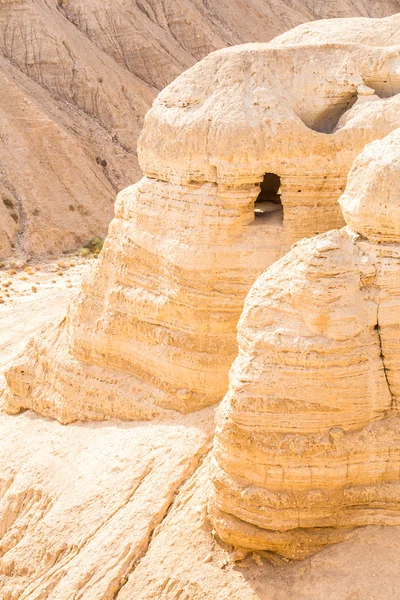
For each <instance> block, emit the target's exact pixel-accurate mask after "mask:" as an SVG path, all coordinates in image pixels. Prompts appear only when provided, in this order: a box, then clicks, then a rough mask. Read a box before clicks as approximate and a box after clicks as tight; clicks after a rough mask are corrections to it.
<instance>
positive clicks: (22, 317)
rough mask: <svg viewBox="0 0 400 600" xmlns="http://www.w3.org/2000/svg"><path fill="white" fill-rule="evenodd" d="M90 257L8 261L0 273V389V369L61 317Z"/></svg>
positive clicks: (2, 380) (1, 371)
mask: <svg viewBox="0 0 400 600" xmlns="http://www.w3.org/2000/svg"><path fill="white" fill-rule="evenodd" d="M92 260H95V259H93V258H82V257H76V256H72V255H71V256H66V257H65V258H63V259H60V260H48V261H45V260H42V261H35V262H34V263H33V264H31V263H27V262H25V261H23V260H15V261H9V262H8V264H7V267H4V268H3V269H1V270H0V389H1V387H2V385H3V384H4V378H3V370H4V369H5V368H6V367H7V365H9V364H10V362H11V361H12V359H13V358H14V357H15V356H16V355H17V354H19V353H20V352H22V351H23V349H24V347H25V344H26V342H27V341H28V339H29V338H30V337H31V336H32V335H34V334H35V333H36V332H37V331H38V330H40V329H41V327H42V326H43V325H44V324H45V323H48V322H49V321H50V320H51V319H54V318H57V317H59V316H62V315H63V314H64V313H65V311H66V308H67V305H68V302H69V300H70V298H71V296H72V295H73V294H75V293H76V292H77V290H78V289H79V285H80V282H81V279H82V275H83V274H84V273H85V271H86V270H87V268H88V267H89V265H90V263H91V261H92Z"/></svg>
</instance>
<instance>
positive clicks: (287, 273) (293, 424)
mask: <svg viewBox="0 0 400 600" xmlns="http://www.w3.org/2000/svg"><path fill="white" fill-rule="evenodd" d="M340 204H341V206H342V208H343V212H344V215H345V218H346V221H347V223H348V225H349V228H344V229H341V230H340V231H331V232H328V233H326V234H323V235H321V236H317V237H315V238H312V239H310V240H303V241H301V242H299V243H298V244H297V245H296V246H295V247H294V248H293V249H292V250H291V251H290V252H289V253H288V254H287V255H286V256H285V257H284V258H282V259H281V260H280V261H278V262H277V263H275V264H274V265H273V266H272V267H270V269H268V270H267V271H266V272H265V273H264V274H263V275H262V276H261V277H259V278H258V280H257V281H256V283H255V284H254V286H253V287H252V289H251V291H250V293H249V295H248V297H247V299H246V303H245V308H244V311H243V314H242V316H241V319H240V322H239V334H238V341H239V355H238V357H237V359H236V361H235V363H234V364H233V367H232V369H231V373H230V386H229V391H228V393H227V395H226V397H225V399H224V400H223V402H222V404H221V406H220V408H219V413H218V418H217V432H216V438H215V444H214V454H213V467H212V479H213V492H212V494H211V500H210V514H211V518H212V520H213V522H214V527H215V529H216V530H217V532H218V534H219V536H220V537H221V538H222V539H223V540H225V541H227V542H230V543H232V544H234V545H236V546H242V547H245V548H253V549H265V550H272V551H275V552H278V553H279V554H282V555H284V556H286V557H290V558H303V557H304V556H307V555H308V554H310V553H312V552H315V551H317V550H319V549H320V548H321V547H323V546H325V545H327V544H330V543H332V542H337V541H340V540H342V539H345V537H346V535H347V533H348V531H349V530H350V529H352V528H354V527H358V526H363V525H371V524H387V525H388V524H393V525H398V524H400V478H399V465H400V437H399V427H400V417H399V414H398V397H399V393H400V381H399V360H400V345H399V322H400V287H399V281H400V271H399V265H400V229H399V222H400V218H399V217H400V129H398V130H396V131H395V132H393V133H392V134H391V135H389V136H388V137H387V138H385V139H384V140H382V141H375V142H373V143H372V144H370V145H368V146H367V147H366V148H365V150H364V151H363V152H362V153H361V155H360V156H359V157H358V158H357V159H356V161H355V163H354V166H353V167H352V170H351V172H350V174H349V183H348V185H347V187H346V191H345V193H344V195H343V196H342V197H341V199H340Z"/></svg>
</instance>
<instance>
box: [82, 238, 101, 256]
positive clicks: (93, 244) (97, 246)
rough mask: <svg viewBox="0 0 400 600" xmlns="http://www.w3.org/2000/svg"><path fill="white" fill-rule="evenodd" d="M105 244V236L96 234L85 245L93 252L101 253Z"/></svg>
mask: <svg viewBox="0 0 400 600" xmlns="http://www.w3.org/2000/svg"><path fill="white" fill-rule="evenodd" d="M103 244H104V238H100V237H97V236H95V237H92V238H91V239H90V240H88V241H87V242H86V244H84V245H83V247H84V248H87V249H88V250H89V252H90V253H91V254H99V253H100V252H101V249H102V248H103Z"/></svg>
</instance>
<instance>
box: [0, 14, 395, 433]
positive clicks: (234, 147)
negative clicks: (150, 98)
mask: <svg viewBox="0 0 400 600" xmlns="http://www.w3.org/2000/svg"><path fill="white" fill-rule="evenodd" d="M399 18H400V17H399V16H395V17H391V18H390V19H386V20H383V21H376V22H375V28H376V29H377V30H379V28H381V29H382V32H383V33H382V44H381V46H378V45H377V44H378V42H377V41H376V40H378V34H376V36H377V37H376V40H375V41H376V45H375V46H371V47H369V46H367V45H366V44H365V43H363V44H362V45H358V44H357V43H355V42H354V39H353V37H354V36H353V37H352V36H350V42H351V43H350V44H347V45H346V44H345V43H344V42H343V39H342V38H343V35H342V34H341V30H340V27H338V34H337V36H338V43H337V44H332V43H329V44H326V45H325V44H323V43H321V42H319V41H318V42H316V43H315V44H314V45H312V44H309V43H308V42H307V44H304V45H301V44H300V43H299V42H298V41H297V40H296V45H294V46H290V47H287V46H286V45H280V44H279V40H278V41H277V42H276V43H275V46H269V45H268V44H264V45H262V44H251V45H245V46H240V47H235V48H230V49H227V50H222V51H219V52H216V53H214V54H212V55H210V56H209V57H207V58H206V59H205V60H203V61H202V62H201V63H199V64H198V65H196V66H195V67H193V68H192V69H190V70H189V71H187V72H186V73H184V74H183V75H182V76H180V77H179V78H178V79H177V80H176V82H174V83H173V84H171V85H170V86H169V87H168V88H166V90H164V91H163V92H162V93H161V94H160V95H159V97H158V100H157V101H156V102H155V103H154V105H153V108H152V109H151V110H150V112H149V113H148V115H147V117H146V122H145V127H144V131H143V135H142V138H141V141H140V144H139V157H140V161H141V166H142V168H143V171H144V174H145V176H144V178H143V179H142V180H141V181H140V182H139V183H138V184H136V185H135V186H132V187H131V188H127V189H126V190H125V191H123V192H122V193H121V194H120V195H119V197H118V201H117V206H116V215H115V219H114V220H113V222H112V224H111V226H110V230H109V235H108V238H107V241H106V244H105V247H104V250H103V252H102V254H101V256H100V259H99V262H98V264H97V267H96V268H95V269H93V271H92V272H91V274H90V275H89V277H88V278H87V279H86V280H85V282H84V284H83V287H82V293H81V295H80V296H79V298H78V299H77V301H76V302H74V303H73V305H72V306H71V310H70V313H69V316H68V319H67V323H66V326H64V325H63V324H61V325H59V326H58V329H57V332H55V331H51V329H48V331H47V332H46V333H45V334H44V335H43V337H42V338H40V339H37V340H35V341H34V342H32V344H31V346H30V348H29V351H28V352H27V354H26V356H23V357H22V358H21V359H20V361H19V362H18V364H17V365H15V367H14V368H13V369H11V370H10V371H9V373H8V375H7V378H8V382H9V386H10V392H9V394H8V399H7V403H8V407H9V410H12V411H14V412H15V411H18V410H19V409H21V408H26V407H31V408H34V410H37V411H38V412H41V413H43V414H46V415H48V416H56V417H57V418H59V419H61V420H62V421H68V420H74V419H87V418H99V419H102V418H108V417H119V418H125V419H131V418H152V417H154V416H155V415H158V414H160V411H161V413H162V412H163V411H165V410H167V411H168V410H171V409H172V410H179V411H182V412H187V411H191V410H196V409H199V408H201V407H203V406H205V405H208V404H213V403H215V402H217V401H219V400H220V399H221V398H222V397H223V394H224V393H225V391H226V388H227V384H228V370H229V367H230V365H231V363H232V360H233V359H234V357H235V355H236V352H237V351H236V324H237V322H238V319H239V316H240V313H241V311H242V307H243V302H244V298H245V296H246V294H247V292H248V290H249V288H250V286H251V284H252V283H253V282H254V280H255V279H256V277H257V276H258V275H259V274H260V273H262V272H263V270H265V268H267V267H268V266H269V265H270V264H271V263H273V262H274V261H275V260H277V259H278V258H279V257H280V256H282V255H283V254H284V252H285V251H286V250H287V249H288V248H289V246H290V243H291V242H292V241H294V240H297V239H299V238H301V237H303V236H304V235H307V236H311V235H313V234H315V233H317V232H320V231H325V230H327V229H331V228H333V227H337V226H339V225H342V224H343V218H342V215H341V211H340V209H339V205H338V203H337V199H338V197H339V195H340V192H341V190H342V188H343V186H344V180H345V177H346V175H347V171H348V169H349V166H350V164H351V162H352V160H353V158H354V157H355V155H356V154H357V152H359V151H360V150H361V149H362V148H363V147H364V145H365V143H366V142H368V141H371V140H372V139H375V138H379V137H381V136H382V135H383V134H384V133H385V132H389V131H391V130H392V129H393V128H395V127H397V126H400V111H399V110H398V109H399V106H400V95H396V94H395V91H396V90H397V88H396V85H397V83H396V82H397V79H396V77H397V75H396V69H397V67H398V65H399V64H400V50H399V49H398V48H397V47H396V46H393V45H392V46H391V47H390V48H387V47H386V46H387V44H388V42H387V39H386V36H388V35H389V33H388V32H396V31H397V28H398V26H399V23H400V21H399ZM358 25H359V29H360V32H361V33H362V31H363V28H365V27H367V26H369V25H370V23H369V21H368V20H366V21H365V20H361V21H359V22H358ZM310 27H311V25H310ZM383 34H384V35H383ZM307 35H308V34H307ZM372 77H375V78H378V77H381V78H383V77H386V78H391V81H392V84H393V86H394V91H393V94H394V95H392V96H391V97H388V98H383V99H381V98H380V97H379V96H378V95H376V94H375V93H374V91H373V90H372V89H371V88H369V87H368V86H367V85H366V84H365V81H369V80H370V79H371V78H372ZM352 102H355V104H354V105H353V106H352V108H351V109H349V110H348V111H347V112H343V111H345V109H346V108H347V107H348V106H350V105H351V103H352ZM342 112H343V115H342V117H341V119H339V116H340V114H341V113H342ZM332 119H333V120H336V121H338V125H337V126H336V127H335V128H334V130H332V134H329V135H327V134H326V133H321V131H315V130H314V129H315V128H316V125H315V124H316V123H318V124H319V125H318V127H320V126H321V127H322V124H324V123H325V124H326V123H327V122H328V121H329V123H330V126H331V125H332V122H333V121H332ZM311 127H314V129H312V128H311ZM321 127H320V128H321ZM260 183H261V189H260ZM64 327H65V330H63V329H64ZM52 371H54V372H56V373H57V381H54V382H53V383H50V382H51V381H53V378H52V376H48V374H49V373H50V372H52ZM122 380H123V383H122ZM104 389H107V393H106V394H105V393H103V392H104ZM81 390H84V391H83V392H82V391H81ZM132 390H135V394H132Z"/></svg>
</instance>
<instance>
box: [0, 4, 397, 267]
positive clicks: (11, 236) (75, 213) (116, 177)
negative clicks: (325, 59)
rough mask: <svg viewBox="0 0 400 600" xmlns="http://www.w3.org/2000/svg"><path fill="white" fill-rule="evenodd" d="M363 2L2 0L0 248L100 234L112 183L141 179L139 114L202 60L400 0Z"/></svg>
mask: <svg viewBox="0 0 400 600" xmlns="http://www.w3.org/2000/svg"><path fill="white" fill-rule="evenodd" d="M370 4H371V3H370V0H358V1H357V4H356V5H355V4H354V2H352V1H351V0H335V1H334V2H329V3H327V2H322V3H315V2H314V1H313V2H311V0H301V2H296V6H293V5H292V2H288V0H275V1H274V2H273V3H271V2H265V1H264V0H252V1H251V3H250V4H249V3H248V2H245V1H244V0H231V1H230V2H229V3H226V4H224V3H221V2H219V1H218V0H208V1H207V3H203V2H199V0H163V1H162V2H160V0H146V1H145V2H137V3H132V2H126V0H112V1H110V0H68V1H66V0H46V1H45V0H1V1H0V86H1V90H2V97H1V100H2V101H1V105H0V163H1V170H0V186H1V187H2V186H3V183H4V184H5V185H6V187H7V194H10V193H11V195H12V198H13V200H14V204H15V209H14V210H13V214H14V216H15V217H17V221H16V222H14V221H12V222H11V221H10V219H13V218H14V217H11V216H10V214H7V215H5V216H4V217H3V215H2V214H1V213H2V211H1V209H0V257H1V256H9V255H10V254H13V253H14V254H35V255H41V254H54V253H59V252H61V251H66V250H69V249H72V248H76V247H80V246H81V245H82V244H83V243H85V242H86V241H87V240H88V239H90V238H91V237H93V236H102V237H104V236H105V234H106V231H107V226H108V225H109V222H110V220H111V218H112V204H113V201H114V197H115V193H116V192H117V191H119V190H121V189H122V188H123V187H125V186H127V185H129V184H131V183H133V182H135V181H137V180H138V179H139V178H140V169H139V166H138V161H137V155H136V142H137V138H138V135H139V133H140V130H141V127H142V124H143V117H144V114H145V113H146V111H147V110H148V108H149V107H150V105H151V102H152V100H153V98H154V97H155V95H156V93H157V91H159V90H161V89H162V88H163V87H164V86H165V85H167V84H168V83H170V82H171V81H172V80H173V79H174V78H175V77H176V76H177V75H179V74H180V73H181V72H182V71H184V70H185V69H187V68H189V67H190V66H192V65H193V64H194V63H195V62H196V61H197V60H199V59H201V58H203V57H204V56H205V55H207V54H208V53H209V52H212V51H213V50H217V49H219V48H223V47H225V46H232V45H233V44H237V43H243V42H250V41H259V42H266V41H268V40H270V39H272V38H273V37H274V36H276V35H278V34H280V33H282V32H284V31H286V30H287V29H289V28H291V27H293V26H295V25H298V24H299V23H302V22H304V21H307V20H313V19H318V18H326V17H338V16H369V17H383V16H387V15H390V14H393V13H395V12H398V11H399V2H398V0H381V1H380V2H379V3H377V4H375V3H374V5H373V6H371V5H370ZM28 123H29V126H27V124H28ZM1 200H2V190H1V191H0V204H1ZM15 223H16V225H15Z"/></svg>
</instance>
